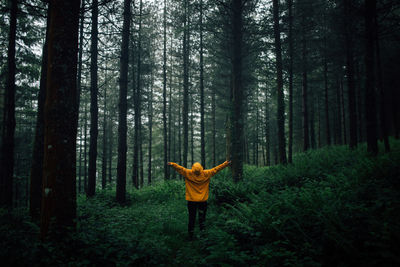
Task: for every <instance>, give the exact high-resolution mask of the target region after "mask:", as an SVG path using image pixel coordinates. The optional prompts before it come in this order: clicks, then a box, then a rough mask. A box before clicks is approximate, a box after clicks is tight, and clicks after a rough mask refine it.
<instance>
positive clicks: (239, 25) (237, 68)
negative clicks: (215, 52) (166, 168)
mask: <svg viewBox="0 0 400 267" xmlns="http://www.w3.org/2000/svg"><path fill="white" fill-rule="evenodd" d="M242 16H243V3H242V1H241V0H233V1H232V44H231V45H232V52H233V54H232V112H231V116H232V119H231V123H232V127H231V130H232V140H231V141H232V165H231V169H232V176H233V180H234V181H235V182H238V181H240V180H241V179H242V176H243V144H244V140H243V139H244V137H243V122H244V121H243V119H244V118H243V101H244V99H243V98H244V95H245V94H244V88H243V84H242V67H243V66H242V56H243V55H242V42H243V40H242V39H243V22H242V21H243V18H242Z"/></svg>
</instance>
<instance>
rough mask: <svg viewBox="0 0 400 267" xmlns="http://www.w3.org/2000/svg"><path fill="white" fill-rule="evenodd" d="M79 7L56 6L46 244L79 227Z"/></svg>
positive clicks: (47, 146)
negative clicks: (76, 220)
mask: <svg viewBox="0 0 400 267" xmlns="http://www.w3.org/2000/svg"><path fill="white" fill-rule="evenodd" d="M79 7H80V1H79V0H71V1H51V2H50V28H49V39H48V65H47V66H48V68H47V90H46V103H45V109H44V118H45V120H44V121H45V131H44V136H45V138H44V147H45V150H44V163H43V191H42V192H43V196H42V214H41V237H42V239H44V238H46V236H47V234H48V232H49V231H50V232H51V233H52V234H54V235H56V236H58V237H59V236H60V235H61V236H64V235H65V234H67V233H68V232H69V231H70V229H71V227H72V228H74V227H75V218H76V133H77V126H78V125H77V124H78V110H76V108H77V53H78V28H79ZM58 240H60V239H59V238H58Z"/></svg>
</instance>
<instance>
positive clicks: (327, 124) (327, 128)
mask: <svg viewBox="0 0 400 267" xmlns="http://www.w3.org/2000/svg"><path fill="white" fill-rule="evenodd" d="M324 24H325V34H324V89H325V90H324V93H325V105H324V107H325V135H326V145H328V146H330V145H331V127H330V121H329V87H328V60H327V57H328V55H327V50H328V44H327V40H326V39H327V27H326V14H325V15H324Z"/></svg>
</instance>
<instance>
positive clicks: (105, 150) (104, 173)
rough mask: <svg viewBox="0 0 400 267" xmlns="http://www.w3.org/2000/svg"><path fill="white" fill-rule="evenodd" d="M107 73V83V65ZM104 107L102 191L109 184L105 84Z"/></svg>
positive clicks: (105, 93) (105, 88)
mask: <svg viewBox="0 0 400 267" xmlns="http://www.w3.org/2000/svg"><path fill="white" fill-rule="evenodd" d="M105 72H106V73H105V80H106V81H107V63H106V70H105ZM103 106H104V111H103V148H102V150H103V155H102V158H101V189H103V190H104V189H105V188H106V184H107V116H106V115H107V86H106V85H105V84H104V103H103Z"/></svg>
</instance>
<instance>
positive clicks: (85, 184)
mask: <svg viewBox="0 0 400 267" xmlns="http://www.w3.org/2000/svg"><path fill="white" fill-rule="evenodd" d="M84 112H85V116H84V121H85V124H84V126H83V129H84V130H83V131H84V141H83V146H84V149H83V190H84V191H85V194H86V192H87V127H88V123H87V103H86V102H85V111H84Z"/></svg>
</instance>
